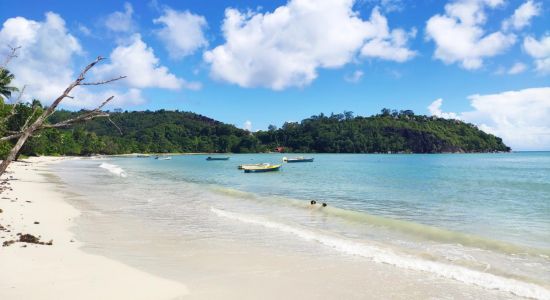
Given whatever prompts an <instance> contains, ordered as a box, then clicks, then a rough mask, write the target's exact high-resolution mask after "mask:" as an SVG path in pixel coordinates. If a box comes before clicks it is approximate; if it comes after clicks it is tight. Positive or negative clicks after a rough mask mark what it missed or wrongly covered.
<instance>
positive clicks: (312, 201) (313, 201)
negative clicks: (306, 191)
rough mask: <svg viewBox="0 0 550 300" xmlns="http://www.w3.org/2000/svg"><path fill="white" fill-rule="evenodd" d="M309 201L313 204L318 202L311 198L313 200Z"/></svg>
mask: <svg viewBox="0 0 550 300" xmlns="http://www.w3.org/2000/svg"><path fill="white" fill-rule="evenodd" d="M309 203H310V204H311V205H315V204H317V201H315V200H311V202H309Z"/></svg>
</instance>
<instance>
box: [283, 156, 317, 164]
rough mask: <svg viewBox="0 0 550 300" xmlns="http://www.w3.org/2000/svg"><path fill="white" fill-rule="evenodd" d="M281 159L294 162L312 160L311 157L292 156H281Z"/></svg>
mask: <svg viewBox="0 0 550 300" xmlns="http://www.w3.org/2000/svg"><path fill="white" fill-rule="evenodd" d="M283 161H284V162H287V163H295V162H313V157H303V156H299V157H292V158H286V157H283Z"/></svg>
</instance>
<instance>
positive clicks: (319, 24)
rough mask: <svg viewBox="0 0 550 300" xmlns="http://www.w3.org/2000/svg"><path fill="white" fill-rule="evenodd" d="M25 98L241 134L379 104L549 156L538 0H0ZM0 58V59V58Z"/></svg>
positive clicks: (548, 32)
mask: <svg viewBox="0 0 550 300" xmlns="http://www.w3.org/2000/svg"><path fill="white" fill-rule="evenodd" d="M9 46H12V47H15V46H20V47H21V48H20V49H19V50H18V53H17V54H18V57H16V58H14V59H12V60H11V61H9V64H8V65H7V68H8V69H9V70H10V71H11V72H13V73H14V74H15V76H16V79H15V81H14V84H15V85H16V86H18V87H22V86H24V85H25V86H26V89H25V94H24V97H27V98H28V99H30V98H37V99H40V100H41V101H42V102H44V103H46V104H47V103H51V101H52V100H53V99H55V97H56V96H58V95H59V94H61V92H62V91H63V90H64V89H65V87H66V86H67V84H69V83H70V82H71V81H72V80H74V79H75V78H76V76H77V75H78V74H79V72H80V70H81V69H82V68H83V67H84V66H85V65H87V64H88V63H89V62H91V61H93V60H94V59H95V58H96V57H97V56H99V55H101V56H103V57H105V58H107V59H106V60H105V61H103V62H102V63H101V64H100V65H98V66H97V67H95V68H94V69H92V71H91V72H90V74H89V76H88V77H89V78H88V80H89V81H98V80H105V79H109V78H113V77H117V76H120V75H125V76H127V78H126V79H124V80H121V81H119V82H116V83H113V84H109V85H107V86H86V87H79V88H78V90H76V91H75V92H74V94H73V95H72V96H73V97H74V99H67V101H66V102H65V103H64V105H63V107H64V108H66V109H72V110H78V109H81V108H91V107H95V106H97V105H98V104H99V103H101V102H102V101H103V100H104V99H105V98H107V97H109V96H111V95H114V96H115V100H114V101H113V103H112V105H111V107H110V108H111V109H112V108H122V109H124V110H146V109H149V110H157V109H170V110H173V109H179V110H184V111H192V112H196V113H199V114H202V115H206V116H208V117H211V118H214V119H217V120H220V121H223V122H226V123H230V124H235V125H236V126H238V127H241V128H245V129H248V130H252V131H255V130H264V129H266V128H267V127H268V125H270V124H273V125H276V126H281V125H282V124H284V123H285V122H295V121H300V120H302V119H304V118H307V117H309V116H311V115H314V114H319V113H321V112H322V113H325V114H330V113H332V112H334V113H340V112H343V111H353V112H354V113H355V114H356V115H363V116H368V115H372V114H376V113H378V112H379V111H380V110H381V109H382V108H391V109H398V110H402V109H403V110H404V109H412V110H413V111H415V112H416V113H419V114H426V115H435V116H438V117H443V118H454V119H460V120H463V121H466V122H470V123H473V124H476V125H477V126H478V127H479V128H480V129H482V130H484V131H486V132H489V133H492V134H495V135H497V136H500V137H502V138H503V140H504V142H505V143H506V144H507V145H509V146H511V147H512V148H513V149H514V150H550V1H548V0H449V1H444V0H437V1H436V0H425V1H421V0H419V1H413V0H288V1H283V0H281V1H279V0H272V1H265V0H259V1H251V0H234V1H226V0H216V1H204V0H183V1H164V0H152V1H115V0H113V1H83V2H77V1H60V0H55V1H54V0H41V1H27V0H19V1H6V0H0V57H1V58H5V57H6V55H7V53H8V52H9V50H10V48H9ZM4 60H5V59H2V61H4Z"/></svg>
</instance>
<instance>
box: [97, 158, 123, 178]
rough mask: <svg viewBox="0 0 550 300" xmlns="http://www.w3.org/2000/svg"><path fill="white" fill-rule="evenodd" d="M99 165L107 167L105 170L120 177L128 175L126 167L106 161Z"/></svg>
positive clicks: (103, 167)
mask: <svg viewBox="0 0 550 300" xmlns="http://www.w3.org/2000/svg"><path fill="white" fill-rule="evenodd" d="M99 167H100V168H102V169H105V170H107V171H109V172H110V173H111V174H114V175H117V176H119V177H126V176H127V174H126V172H125V171H124V169H122V168H121V167H119V166H117V165H113V164H110V163H106V162H104V163H101V164H100V165H99Z"/></svg>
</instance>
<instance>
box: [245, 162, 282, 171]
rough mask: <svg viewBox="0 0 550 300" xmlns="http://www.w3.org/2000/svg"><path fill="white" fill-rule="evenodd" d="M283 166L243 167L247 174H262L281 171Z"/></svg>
mask: <svg viewBox="0 0 550 300" xmlns="http://www.w3.org/2000/svg"><path fill="white" fill-rule="evenodd" d="M280 168H281V165H271V164H262V165H261V166H249V167H243V170H244V172H245V173H262V172H273V171H279V169H280Z"/></svg>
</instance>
